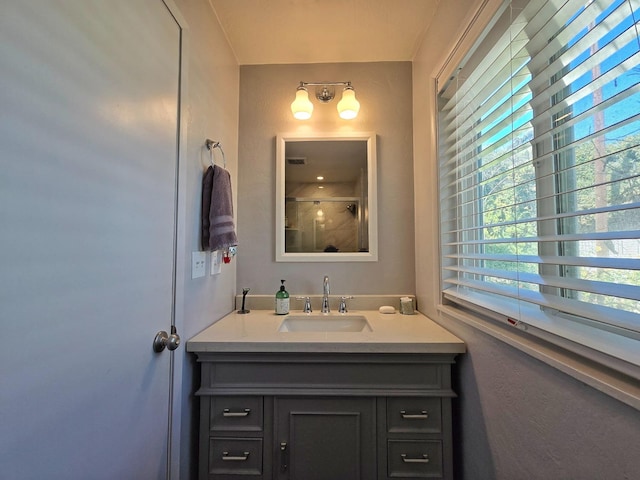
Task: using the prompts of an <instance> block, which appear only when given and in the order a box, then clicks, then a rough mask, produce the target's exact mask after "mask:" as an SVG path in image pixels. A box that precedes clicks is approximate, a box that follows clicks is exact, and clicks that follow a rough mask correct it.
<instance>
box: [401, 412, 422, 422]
mask: <svg viewBox="0 0 640 480" xmlns="http://www.w3.org/2000/svg"><path fill="white" fill-rule="evenodd" d="M400 415H402V418H406V419H413V418H421V419H425V420H426V419H427V418H429V414H428V413H427V411H426V410H422V411H421V412H420V413H407V411H406V410H400Z"/></svg>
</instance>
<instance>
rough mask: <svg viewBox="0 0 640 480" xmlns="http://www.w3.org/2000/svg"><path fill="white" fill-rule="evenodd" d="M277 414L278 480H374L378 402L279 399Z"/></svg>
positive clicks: (276, 406) (371, 400) (330, 399)
mask: <svg viewBox="0 0 640 480" xmlns="http://www.w3.org/2000/svg"><path fill="white" fill-rule="evenodd" d="M275 412H276V419H275V424H276V431H275V439H274V440H275V448H276V452H274V453H275V455H276V458H275V459H274V462H275V469H274V470H277V472H278V473H277V475H276V476H275V478H277V479H279V480H285V479H286V480H327V479H331V480H358V479H361V480H370V479H372V478H375V475H376V449H375V431H376V428H375V399H374V398H346V397H345V398H295V397H294V398H277V399H276V405H275Z"/></svg>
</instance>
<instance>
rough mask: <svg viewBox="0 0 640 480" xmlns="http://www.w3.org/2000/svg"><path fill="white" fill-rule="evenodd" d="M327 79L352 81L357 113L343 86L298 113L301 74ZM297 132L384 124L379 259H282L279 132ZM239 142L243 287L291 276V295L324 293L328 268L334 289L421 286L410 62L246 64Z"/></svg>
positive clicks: (377, 128) (380, 128)
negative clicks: (348, 111)
mask: <svg viewBox="0 0 640 480" xmlns="http://www.w3.org/2000/svg"><path fill="white" fill-rule="evenodd" d="M325 80H330V81H351V82H352V83H353V85H354V87H355V90H356V97H357V98H358V100H359V101H360V104H361V108H360V114H359V115H358V117H357V118H356V119H355V120H350V121H349V120H342V119H341V118H340V117H339V116H338V114H337V111H336V103H337V100H339V94H340V91H339V89H337V92H336V97H338V98H337V99H334V100H333V101H332V102H330V103H328V104H320V103H319V102H317V101H316V100H315V99H313V101H314V112H313V116H312V117H311V119H310V120H307V121H299V120H295V119H294V118H293V116H292V115H291V110H290V104H291V102H292V101H293V99H294V96H295V90H296V87H297V86H298V84H299V82H300V81H305V82H314V81H325ZM310 96H311V95H310ZM296 131H299V132H335V131H344V132H350V131H356V132H359V131H374V132H376V134H377V137H378V142H377V147H378V171H377V174H378V225H379V228H378V230H379V231H378V235H379V237H378V239H379V240H378V248H379V256H378V258H379V261H378V262H363V263H337V262H333V263H322V264H318V263H276V262H275V227H274V221H275V165H276V160H275V136H276V135H277V134H278V133H283V132H287V133H290V132H296ZM238 149H239V150H238V196H239V198H238V237H239V243H240V246H239V254H238V282H237V287H238V291H240V289H241V288H242V287H250V288H251V293H252V294H275V292H276V290H277V289H278V286H279V284H280V279H281V278H284V279H287V285H288V287H289V288H288V290H289V292H290V293H291V294H292V295H296V294H318V293H321V291H322V290H321V289H322V277H323V275H329V276H330V277H331V288H332V290H331V293H332V294H335V295H340V294H365V293H366V294H376V293H386V294H402V293H413V292H414V290H415V283H414V231H413V181H412V171H413V170H412V169H413V167H412V160H413V159H412V156H413V155H412V131H411V63H410V62H388V63H347V64H305V65H258V66H242V67H240V140H239V147H238ZM292 308H296V307H295V304H294V306H293V307H292Z"/></svg>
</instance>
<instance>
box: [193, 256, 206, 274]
mask: <svg viewBox="0 0 640 480" xmlns="http://www.w3.org/2000/svg"><path fill="white" fill-rule="evenodd" d="M206 267H207V252H191V278H200V277H204V275H205V272H206Z"/></svg>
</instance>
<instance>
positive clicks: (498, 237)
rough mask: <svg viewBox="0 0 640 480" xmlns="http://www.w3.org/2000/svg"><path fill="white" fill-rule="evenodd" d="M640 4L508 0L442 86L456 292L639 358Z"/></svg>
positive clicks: (445, 190)
mask: <svg viewBox="0 0 640 480" xmlns="http://www.w3.org/2000/svg"><path fill="white" fill-rule="evenodd" d="M639 22H640V0H616V1H598V0H594V1H585V0H581V1H575V0H568V1H567V0H556V1H542V0H529V1H524V0H521V1H515V0H514V1H511V2H506V3H505V8H504V9H503V10H502V11H501V12H500V13H499V18H498V19H497V20H496V21H495V22H494V23H493V24H492V27H491V29H490V30H488V31H487V32H485V34H484V35H483V39H482V41H480V42H478V45H477V47H476V48H475V50H474V51H473V52H470V54H469V55H467V57H466V58H467V60H466V61H465V63H464V64H463V65H460V68H459V69H458V70H457V72H456V74H455V75H454V77H452V78H451V79H449V80H448V81H447V82H446V84H444V85H442V84H439V89H440V90H439V97H438V101H439V122H438V123H439V172H440V177H439V182H440V206H441V249H442V288H443V298H444V300H445V301H449V302H453V303H454V304H456V303H457V304H463V305H465V306H471V307H473V306H477V307H481V308H482V309H483V310H484V309H487V310H489V311H491V312H495V313H497V314H499V316H500V317H501V318H504V320H505V321H508V322H509V323H511V324H520V323H522V324H525V325H532V326H535V327H538V328H539V329H542V330H544V331H546V332H550V333H552V334H553V335H556V336H558V337H559V338H563V339H568V340H570V341H571V342H575V343H576V344H579V345H581V346H586V347H588V348H589V349H593V350H596V351H599V352H601V353H604V354H606V355H609V356H612V357H615V358H617V359H620V360H623V361H624V362H629V363H630V364H632V365H635V366H638V365H640V66H639V65H640V37H639V35H638V30H639V29H640V23H639Z"/></svg>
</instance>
